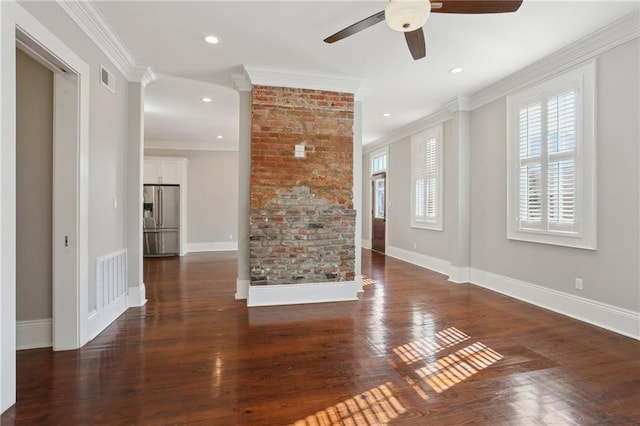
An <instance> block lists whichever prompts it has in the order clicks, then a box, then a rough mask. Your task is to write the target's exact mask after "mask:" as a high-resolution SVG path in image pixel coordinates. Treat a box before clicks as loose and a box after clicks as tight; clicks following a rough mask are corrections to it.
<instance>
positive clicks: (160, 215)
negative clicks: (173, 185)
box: [158, 188, 164, 226]
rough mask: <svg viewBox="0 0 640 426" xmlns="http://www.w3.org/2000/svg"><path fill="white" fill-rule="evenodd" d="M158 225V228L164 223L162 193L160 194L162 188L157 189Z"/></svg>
mask: <svg viewBox="0 0 640 426" xmlns="http://www.w3.org/2000/svg"><path fill="white" fill-rule="evenodd" d="M158 207H159V209H158V220H159V221H160V222H159V223H158V225H159V226H163V224H162V222H164V211H163V210H164V193H163V192H162V188H158Z"/></svg>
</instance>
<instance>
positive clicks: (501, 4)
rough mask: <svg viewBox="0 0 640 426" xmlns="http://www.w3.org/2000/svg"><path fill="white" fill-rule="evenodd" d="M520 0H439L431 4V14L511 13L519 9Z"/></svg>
mask: <svg viewBox="0 0 640 426" xmlns="http://www.w3.org/2000/svg"><path fill="white" fill-rule="evenodd" d="M521 4H522V0H493V1H491V0H441V1H434V2H432V3H431V12H433V13H469V14H480V13H511V12H515V11H516V10H518V9H519V8H520V5H521Z"/></svg>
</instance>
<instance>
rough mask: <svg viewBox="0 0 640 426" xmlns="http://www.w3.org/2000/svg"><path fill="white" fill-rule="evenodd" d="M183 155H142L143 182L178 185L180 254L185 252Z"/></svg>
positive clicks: (184, 161)
mask: <svg viewBox="0 0 640 426" xmlns="http://www.w3.org/2000/svg"><path fill="white" fill-rule="evenodd" d="M188 165H189V160H187V159H186V158H183V157H150V156H145V157H144V169H143V178H142V179H143V183H144V184H155V185H158V184H159V185H180V256H184V255H185V254H186V253H187V167H188Z"/></svg>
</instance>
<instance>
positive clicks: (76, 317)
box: [13, 28, 89, 350]
mask: <svg viewBox="0 0 640 426" xmlns="http://www.w3.org/2000/svg"><path fill="white" fill-rule="evenodd" d="M37 33H38V31H37V30H35V31H34V33H31V32H29V33H28V32H27V31H26V29H23V28H16V30H15V46H16V48H17V49H15V52H16V66H17V65H18V60H20V61H21V62H24V60H23V59H21V58H23V57H25V56H27V57H28V59H29V60H30V61H31V62H37V63H39V65H40V69H42V68H45V69H46V70H48V72H49V75H50V78H51V82H50V86H49V87H50V90H51V93H50V94H49V96H48V97H43V98H42V99H40V100H34V101H32V103H33V104H34V105H37V104H38V103H39V104H40V105H42V104H43V103H44V102H50V105H48V108H50V110H51V111H52V112H51V116H50V117H49V124H48V125H49V126H50V129H49V135H48V137H49V143H50V146H49V147H48V149H49V154H48V157H47V158H46V159H45V158H41V160H40V162H41V163H42V164H44V163H45V162H48V163H49V165H48V171H46V172H43V173H45V174H46V173H49V175H48V178H47V177H45V176H44V174H43V175H42V176H41V177H40V178H38V179H39V180H47V181H48V188H49V191H50V192H49V200H48V201H47V202H44V201H43V202H41V203H37V202H36V203H33V205H32V206H30V208H32V209H40V208H41V209H43V210H46V209H48V210H49V212H50V215H49V219H48V220H50V222H49V228H48V232H49V235H48V236H44V235H43V236H42V239H41V241H40V244H43V245H47V244H48V245H49V248H48V250H46V253H47V254H48V256H49V259H48V262H47V261H46V260H45V259H44V257H43V256H46V254H41V256H40V258H31V257H30V256H29V249H28V248H27V249H26V252H27V255H26V256H25V255H24V253H23V256H22V258H16V259H15V261H16V272H19V269H18V267H20V268H22V269H24V267H23V266H24V265H19V264H18V262H21V263H27V264H28V263H33V265H32V268H33V269H36V268H37V269H40V270H41V271H42V274H41V275H42V277H44V269H46V268H48V269H49V271H48V274H49V275H48V279H49V289H50V294H49V298H50V299H49V302H48V303H49V309H46V308H44V306H40V307H39V312H31V315H34V316H39V317H40V318H43V317H45V318H44V319H41V320H39V321H38V320H36V321H35V323H30V324H28V325H30V327H26V328H25V329H22V330H20V329H18V327H19V326H20V323H17V324H16V328H17V330H16V333H17V334H18V335H17V337H19V338H23V337H24V336H25V335H26V338H27V345H21V346H22V347H25V346H29V345H30V346H31V347H43V346H45V347H47V346H48V347H53V349H54V350H67V349H76V348H79V347H80V346H82V345H83V344H84V343H86V341H87V332H86V329H87V327H86V322H87V321H88V309H87V306H88V300H87V298H88V297H87V292H88V287H87V286H88V284H87V275H88V274H87V272H88V264H87V247H88V220H87V217H88V190H87V184H88V176H87V175H86V171H87V170H88V169H87V164H88V155H87V153H88V150H87V147H88V109H89V108H88V106H89V105H88V103H89V98H88V87H89V84H88V83H89V82H88V74H89V72H88V66H87V65H86V64H85V63H84V62H82V61H81V60H79V58H77V57H75V55H74V54H72V53H71V52H69V51H68V50H66V49H63V48H61V47H60V48H56V44H58V43H59V41H58V40H57V39H54V38H52V37H51V36H50V35H48V34H47V35H44V34H43V35H42V38H40V37H39V36H38V35H37ZM59 54H60V55H59ZM70 64H73V65H70ZM78 70H80V71H78ZM20 80H21V76H17V75H16V80H15V83H16V95H17V96H19V95H21V93H22V95H24V94H25V91H24V90H18V84H20ZM23 89H24V88H23ZM31 95H32V96H37V93H31ZM45 99H46V100H45ZM22 100H24V99H22ZM19 101H21V99H16V105H17V104H18V102H19ZM20 115H21V114H20V111H17V110H16V116H17V117H18V119H22V120H25V121H26V124H25V123H22V124H23V127H24V126H32V127H36V126H39V125H41V124H43V123H38V122H37V121H38V118H36V117H31V116H29V111H27V114H26V115H27V116H26V117H21V116H20ZM41 118H42V117H41ZM23 130H24V129H23ZM19 131H20V129H18V128H16V144H17V143H20V142H21V141H20V140H19V139H18V137H19V136H20V135H19V134H18V133H19ZM16 148H18V147H16ZM40 154H41V153H40ZM28 155H39V154H38V153H37V152H33V153H28ZM17 160H19V159H17ZM14 167H15V169H14V170H15V171H16V174H17V175H26V174H30V173H34V174H35V171H32V170H28V171H27V173H24V170H19V169H18V168H19V167H25V164H24V163H21V162H19V161H16V162H15V163H14ZM29 167H30V166H29ZM16 184H17V185H16V187H15V193H14V194H13V198H14V200H16V201H19V200H20V199H21V198H24V197H22V195H19V194H17V193H18V191H23V190H24V188H22V187H21V186H20V184H21V182H16ZM43 194H44V193H43ZM43 198H44V195H43ZM14 208H16V212H20V210H19V208H22V206H19V205H18V203H16V204H15V205H14ZM21 214H22V213H21ZM40 219H41V220H47V219H46V218H44V215H41V217H40ZM16 224H21V219H17V218H16ZM22 225H23V226H22V227H23V228H24V224H22ZM28 226H30V225H28ZM43 232H44V231H43ZM18 236H20V235H18ZM23 242H24V241H22V242H19V241H16V246H18V243H20V244H22V243H23ZM32 243H33V244H37V243H36V242H34V241H32ZM44 252H45V251H44V250H43V253H44ZM25 257H26V259H25ZM43 264H44V265H43ZM17 283H18V281H17V280H16V284H17ZM41 287H42V285H41ZM16 290H17V291H20V292H21V293H23V294H24V293H27V296H26V299H25V298H22V299H21V303H22V305H29V306H33V305H34V303H35V299H36V298H37V294H38V293H37V292H29V291H26V292H25V291H24V290H25V289H16ZM40 290H42V289H40ZM39 294H40V295H41V296H42V294H43V293H42V292H40V293H39ZM36 304H37V303H36ZM40 305H44V303H42V301H41V302H40ZM47 313H48V314H50V315H47ZM16 314H17V315H20V312H16ZM16 319H17V320H20V319H21V318H20V317H19V316H17V317H16ZM19 332H23V334H22V335H21V334H20V333H19ZM18 344H20V342H18Z"/></svg>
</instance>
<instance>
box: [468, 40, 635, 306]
mask: <svg viewBox="0 0 640 426" xmlns="http://www.w3.org/2000/svg"><path fill="white" fill-rule="evenodd" d="M638 52H640V46H639V43H638V39H635V40H634V41H631V42H628V43H626V44H624V45H622V46H619V47H617V48H615V49H612V50H609V51H607V52H605V53H603V54H602V55H600V56H599V57H598V69H597V97H596V99H597V105H596V111H597V119H596V128H597V144H598V163H597V167H598V172H597V173H598V179H597V199H598V205H597V209H598V216H597V217H598V223H597V226H598V250H597V251H589V250H580V249H573V248H566V247H556V246H551V245H544V244H535V243H526V242H519V241H510V240H507V239H506V203H507V201H506V145H505V143H506V134H505V129H506V123H505V119H506V111H505V108H506V100H505V99H504V98H501V99H498V100H496V101H494V102H492V103H491V104H488V105H485V106H484V107H481V108H479V109H477V110H475V111H473V114H472V140H473V143H472V150H471V152H472V161H471V164H472V167H471V182H472V183H471V194H472V195H471V197H472V203H471V204H472V208H471V209H472V210H471V253H472V255H471V266H472V267H474V268H478V269H481V270H484V271H489V272H493V273H496V274H500V275H505V276H508V277H511V278H515V279H519V280H523V281H526V282H530V283H533V284H538V285H541V286H544V287H548V288H552V289H555V290H559V291H562V292H565V293H571V294H576V295H579V296H583V297H586V298H588V299H592V300H596V301H599V302H604V303H608V304H611V305H614V306H618V307H621V308H626V309H631V310H634V311H636V312H637V311H639V310H640V306H639V305H640V275H639V270H638V259H639V257H640V247H639V236H640V229H638V226H639V222H640V217H639V214H640V213H639V203H640V201H639V194H638V187H637V185H638V181H639V174H638V173H639V171H638V170H639V168H638V156H639V152H638V146H639V143H638V140H639V139H640V135H639V131H638V117H640V110H639V108H638V103H639V100H638V99H639V97H638V94H639V87H638V75H639V74H640V69H639V67H638V64H639V55H638ZM631 188H634V189H633V190H630V189H631ZM576 277H578V278H582V279H583V283H584V290H583V291H579V290H575V288H574V280H575V278H576Z"/></svg>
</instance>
